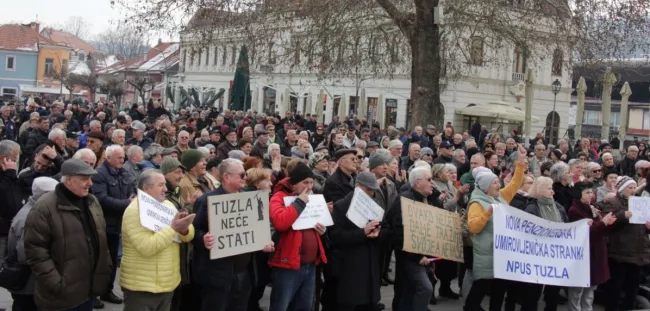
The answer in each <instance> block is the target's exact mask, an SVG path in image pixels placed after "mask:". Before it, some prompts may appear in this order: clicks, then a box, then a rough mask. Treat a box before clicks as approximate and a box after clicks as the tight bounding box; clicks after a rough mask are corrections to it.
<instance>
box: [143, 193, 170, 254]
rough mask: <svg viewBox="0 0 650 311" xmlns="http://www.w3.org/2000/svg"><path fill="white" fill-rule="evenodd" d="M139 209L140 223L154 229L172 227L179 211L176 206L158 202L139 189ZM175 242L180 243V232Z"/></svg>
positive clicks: (156, 230)
mask: <svg viewBox="0 0 650 311" xmlns="http://www.w3.org/2000/svg"><path fill="white" fill-rule="evenodd" d="M138 209H139V210H140V224H141V225H142V226H143V227H145V228H147V229H149V230H151V231H153V232H158V231H159V230H160V229H163V228H167V227H170V226H171V225H172V220H174V217H175V216H176V214H177V213H178V211H177V210H176V208H175V207H174V206H168V205H165V204H163V203H162V202H158V200H156V199H155V198H154V197H152V196H150V195H148V194H147V193H146V192H144V191H142V190H139V189H138ZM174 242H176V243H180V242H181V239H180V238H179V237H178V234H176V235H175V236H174Z"/></svg>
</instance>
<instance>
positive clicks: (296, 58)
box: [293, 39, 302, 65]
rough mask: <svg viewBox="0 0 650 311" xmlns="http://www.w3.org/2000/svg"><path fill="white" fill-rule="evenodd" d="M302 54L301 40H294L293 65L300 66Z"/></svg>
mask: <svg viewBox="0 0 650 311" xmlns="http://www.w3.org/2000/svg"><path fill="white" fill-rule="evenodd" d="M300 53H302V49H301V48H300V39H294V41H293V64H294V65H300Z"/></svg>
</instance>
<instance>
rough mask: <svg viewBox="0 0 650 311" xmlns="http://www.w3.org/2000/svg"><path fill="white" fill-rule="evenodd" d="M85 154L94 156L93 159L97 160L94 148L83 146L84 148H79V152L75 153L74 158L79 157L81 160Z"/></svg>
mask: <svg viewBox="0 0 650 311" xmlns="http://www.w3.org/2000/svg"><path fill="white" fill-rule="evenodd" d="M84 155H87V156H92V157H93V159H95V161H97V156H96V155H95V153H94V152H93V151H92V150H90V149H88V148H83V149H79V150H77V152H75V153H74V155H73V156H72V158H73V159H77V160H81V157H83V156H84Z"/></svg>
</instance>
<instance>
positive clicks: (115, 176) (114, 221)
mask: <svg viewBox="0 0 650 311" xmlns="http://www.w3.org/2000/svg"><path fill="white" fill-rule="evenodd" d="M133 178H134V177H133V176H131V175H130V174H129V173H128V172H127V171H126V170H124V169H123V168H120V169H119V170H114V169H112V168H110V167H109V166H108V162H104V163H102V164H101V165H100V166H99V167H98V168H97V174H95V175H94V176H93V188H92V190H93V194H94V195H95V196H96V197H97V199H98V200H99V203H100V204H101V206H102V210H103V211H104V218H105V219H106V232H107V233H114V234H119V233H120V232H121V231H122V217H123V216H124V210H126V207H127V206H129V204H130V203H131V200H130V199H129V198H130V197H131V196H133V195H135V193H136V192H135V187H134V185H135V183H134V181H133Z"/></svg>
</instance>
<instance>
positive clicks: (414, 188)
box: [386, 166, 442, 310]
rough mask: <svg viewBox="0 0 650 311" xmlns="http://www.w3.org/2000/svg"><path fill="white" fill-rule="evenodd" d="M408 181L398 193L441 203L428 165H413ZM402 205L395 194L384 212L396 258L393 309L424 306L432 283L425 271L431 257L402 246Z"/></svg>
mask: <svg viewBox="0 0 650 311" xmlns="http://www.w3.org/2000/svg"><path fill="white" fill-rule="evenodd" d="M409 184H410V185H411V189H409V190H408V191H405V192H402V193H401V194H400V195H401V196H402V197H405V198H407V199H410V200H413V201H417V202H423V203H426V204H427V205H430V206H431V208H437V207H436V206H442V204H441V202H440V200H439V199H438V195H440V193H439V192H437V191H435V189H434V188H433V179H432V177H431V169H430V168H429V167H428V166H427V167H418V168H414V169H413V170H412V171H411V173H410V174H409ZM434 192H435V194H434ZM402 208H403V207H402V200H401V198H397V199H396V200H395V202H394V203H393V207H392V208H391V209H390V210H388V214H387V215H386V222H388V223H389V224H390V227H391V230H392V240H393V246H394V247H395V259H396V260H395V276H396V278H395V287H394V290H395V296H394V298H393V310H427V306H428V305H429V300H430V299H431V295H433V286H432V284H431V281H429V277H428V275H427V273H428V269H430V268H431V262H432V261H431V259H432V258H429V257H427V256H424V255H422V254H416V253H411V252H406V251H404V250H403V249H404V223H403V218H402Z"/></svg>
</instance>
